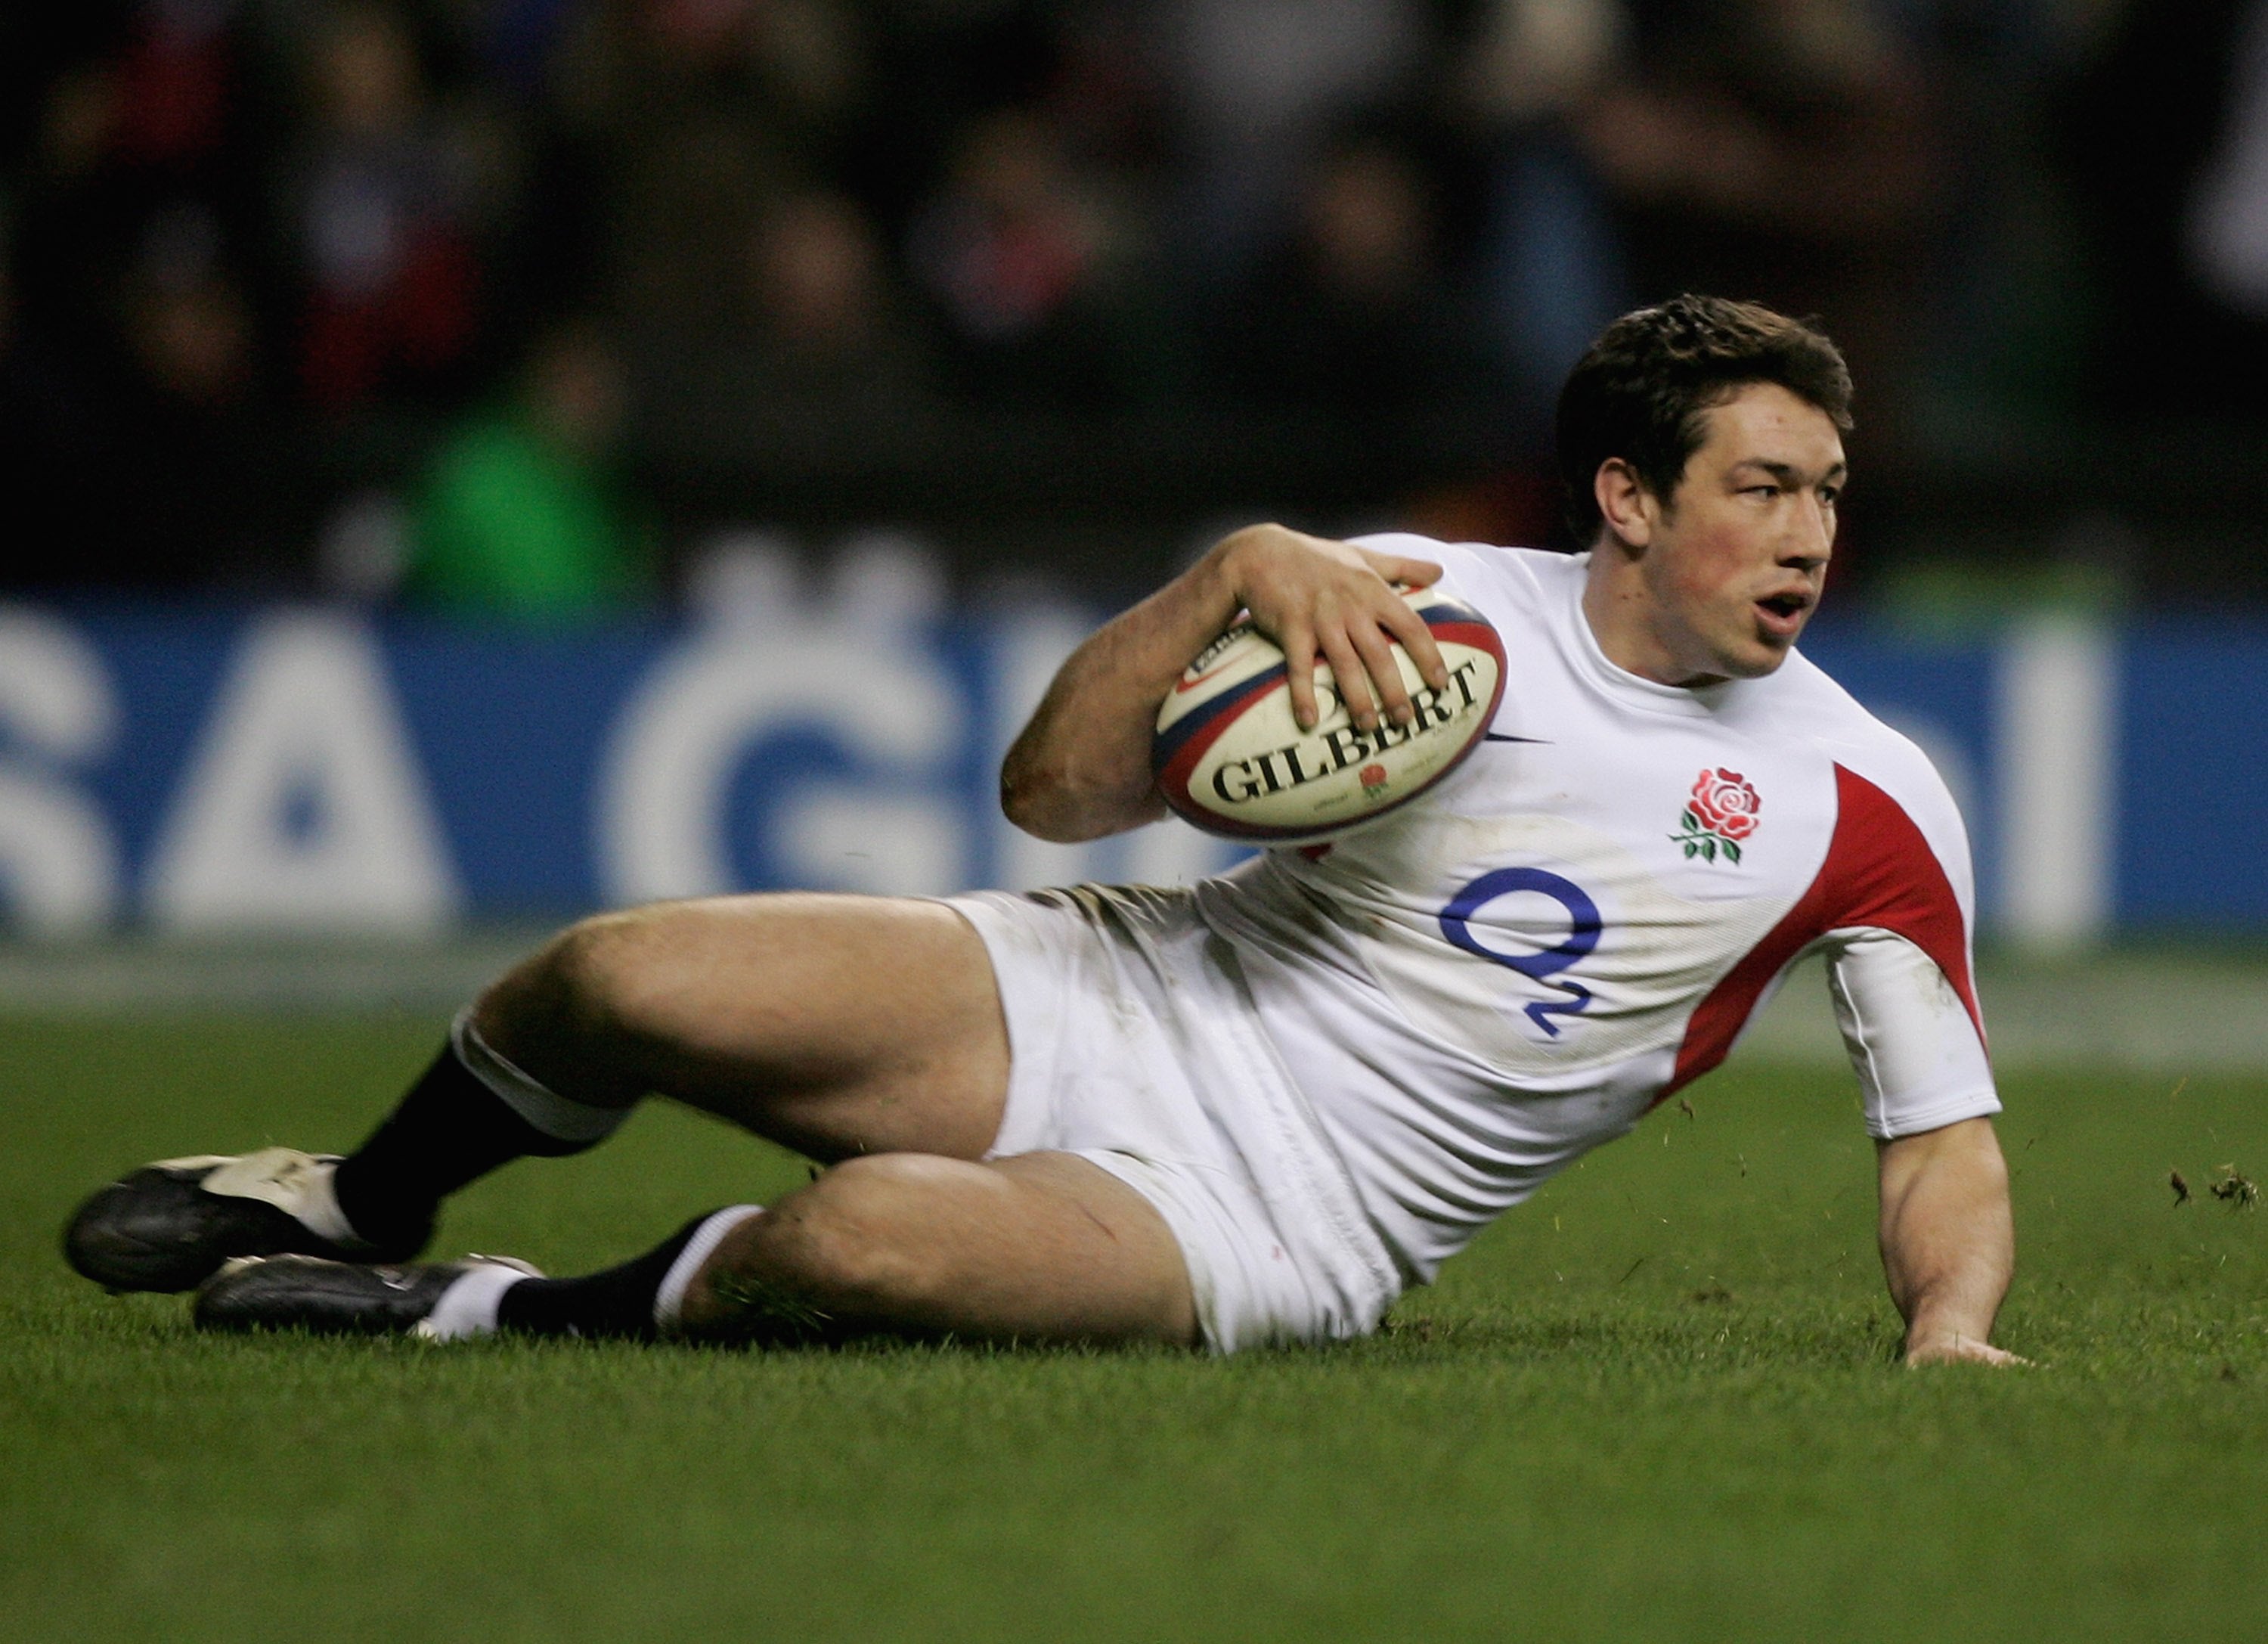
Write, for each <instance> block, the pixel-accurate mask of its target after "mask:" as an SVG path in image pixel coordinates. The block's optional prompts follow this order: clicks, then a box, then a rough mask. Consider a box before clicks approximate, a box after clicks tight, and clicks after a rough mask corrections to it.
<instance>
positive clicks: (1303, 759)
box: [1150, 588, 1504, 844]
mask: <svg viewBox="0 0 2268 1644" xmlns="http://www.w3.org/2000/svg"><path fill="white" fill-rule="evenodd" d="M1402 597H1403V599H1405V600H1407V601H1409V602H1410V606H1411V608H1414V609H1415V610H1416V611H1417V613H1418V615H1419V616H1422V617H1424V618H1425V626H1426V627H1428V628H1429V629H1431V630H1432V633H1433V643H1434V644H1435V645H1439V646H1440V648H1441V660H1442V661H1443V662H1445V663H1447V665H1448V669H1449V682H1448V684H1447V686H1446V687H1445V688H1444V689H1440V690H1435V689H1432V687H1430V686H1428V685H1427V684H1426V683H1425V680H1424V678H1423V677H1421V676H1420V675H1419V674H1418V665H1417V664H1416V663H1414V662H1412V661H1411V660H1410V656H1409V653H1408V652H1405V651H1403V648H1402V647H1401V646H1400V645H1395V646H1394V648H1393V650H1394V660H1395V665H1396V666H1397V667H1400V669H1401V670H1402V682H1403V685H1404V686H1405V687H1407V688H1408V689H1409V692H1410V701H1411V703H1412V704H1415V705H1416V707H1417V710H1418V717H1417V719H1416V721H1415V722H1414V723H1412V724H1410V725H1406V726H1404V725H1398V724H1396V723H1395V722H1394V721H1393V720H1392V719H1387V718H1384V717H1382V716H1381V719H1380V721H1379V724H1378V726H1377V728H1376V729H1375V730H1371V731H1359V730H1357V729H1356V728H1355V726H1354V721H1353V719H1352V718H1351V716H1350V715H1349V714H1348V712H1347V710H1346V704H1345V703H1344V701H1343V700H1341V698H1340V696H1339V693H1338V690H1337V686H1336V684H1335V682H1333V680H1332V677H1331V670H1330V667H1329V664H1328V663H1326V662H1323V661H1322V660H1320V659H1318V660H1317V661H1316V662H1315V664H1314V669H1315V705H1316V708H1317V710H1318V712H1317V715H1316V719H1315V727H1314V729H1313V730H1311V731H1302V730H1301V729H1300V727H1299V724H1298V722H1297V721H1296V720H1294V719H1292V697H1291V692H1290V690H1289V689H1287V688H1286V682H1285V662H1284V652H1282V651H1281V650H1280V649H1278V647H1277V645H1275V643H1274V642H1273V641H1272V640H1270V639H1269V638H1267V637H1266V636H1265V635H1263V634H1262V633H1261V632H1260V631H1259V630H1257V629H1256V628H1255V627H1253V625H1252V624H1251V623H1250V622H1249V621H1245V622H1241V623H1237V624H1236V625H1235V626H1234V627H1233V628H1231V629H1230V630H1228V631H1227V632H1226V633H1225V634H1223V635H1221V636H1220V638H1218V639H1216V640H1214V641H1213V642H1212V643H1211V645H1207V646H1206V647H1205V648H1204V651H1202V652H1199V653H1198V655H1197V660H1196V661H1194V662H1192V663H1190V664H1189V668H1188V670H1187V671H1186V672H1185V673H1183V674H1182V677H1181V680H1180V682H1178V683H1176V684H1175V687H1174V689H1173V690H1172V691H1171V692H1170V693H1168V694H1167V697H1166V700H1165V703H1164V705H1162V706H1161V707H1160V709H1159V710H1158V728H1157V732H1156V734H1154V735H1153V736H1152V738H1151V741H1150V766H1151V769H1152V770H1154V771H1155V772H1156V773H1157V777H1158V792H1159V793H1161V794H1163V795H1164V796H1165V800H1166V803H1167V804H1168V805H1170V806H1172V807H1174V809H1175V811H1176V812H1178V813H1179V814H1180V815H1182V816H1184V817H1186V818H1187V819H1188V820H1189V821H1190V822H1194V823H1196V824H1197V826H1198V827H1199V828H1202V829H1204V830H1205V831H1206V832H1207V833H1211V834H1219V835H1220V836H1221V837H1224V838H1228V839H1245V840H1250V841H1252V842H1254V843H1256V844H1314V843H1316V842H1318V841H1320V840H1324V839H1329V838H1332V837H1336V836H1337V835H1339V834H1343V833H1344V832H1346V831H1347V830H1348V829H1352V828H1358V827H1360V826H1361V825H1362V824H1364V823H1365V822H1374V821H1376V820H1377V819H1378V818H1379V817H1381V816H1383V815H1386V814H1387V813H1388V811H1391V810H1394V809H1395V808H1396V807H1399V806H1403V805H1407V804H1408V803H1409V802H1410V800H1414V799H1416V798H1417V797H1418V795H1419V794H1421V793H1425V790H1426V789H1428V788H1430V787H1432V785H1434V784H1435V783H1437V782H1439V781H1440V779H1441V778H1444V777H1446V776H1447V775H1448V774H1449V772H1451V771H1452V770H1455V769H1456V768H1457V765H1458V763H1459V762H1461V761H1462V759H1463V758H1464V757H1465V756H1466V755H1468V754H1469V753H1470V752H1472V750H1473V749H1474V748H1476V747H1477V746H1479V744H1480V741H1481V739H1482V738H1483V737H1484V736H1485V735H1486V734H1487V733H1488V728H1489V726H1490V724H1491V721H1493V720H1494V719H1495V718H1496V709H1497V704H1498V702H1499V700H1500V699H1501V698H1502V697H1503V695H1504V642H1503V641H1502V640H1501V639H1499V638H1498V637H1497V631H1496V629H1495V628H1494V627H1493V626H1491V624H1490V623H1489V620H1488V618H1486V617H1485V616H1482V615H1481V614H1480V613H1479V612H1478V611H1476V610H1475V609H1473V608H1472V607H1471V606H1469V605H1467V604H1465V603H1464V602H1463V601H1459V600H1454V599H1452V598H1450V597H1449V596H1448V595H1447V594H1446V593H1440V592H1438V591H1436V590H1435V589H1432V588H1412V589H1410V590H1408V591H1406V592H1405V593H1403V596H1402Z"/></svg>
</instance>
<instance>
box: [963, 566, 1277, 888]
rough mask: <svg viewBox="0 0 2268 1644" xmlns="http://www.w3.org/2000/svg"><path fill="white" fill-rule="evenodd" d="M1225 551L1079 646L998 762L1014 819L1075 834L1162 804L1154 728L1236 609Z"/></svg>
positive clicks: (1003, 801)
mask: <svg viewBox="0 0 2268 1644" xmlns="http://www.w3.org/2000/svg"><path fill="white" fill-rule="evenodd" d="M1230 541H1231V542H1233V541H1234V539H1233V538H1232V539H1230ZM1227 549H1228V543H1223V544H1221V545H1220V546H1219V547H1217V548H1215V549H1212V551H1211V552H1210V553H1208V554H1206V555H1205V557H1204V558H1203V559H1201V560H1199V561H1198V562H1197V564H1195V565H1192V566H1191V567H1190V568H1189V570H1188V571H1184V572H1183V573H1182V575H1180V576H1179V577H1176V578H1175V579H1174V580H1173V581H1171V582H1169V583H1167V585H1166V586H1164V587H1162V588H1160V589H1159V590H1158V592H1157V593H1153V594H1152V595H1151V596H1150V597H1149V598H1148V599H1146V600H1144V601H1142V602H1141V603H1140V604H1139V605H1137V606H1135V607H1133V608H1131V609H1129V610H1126V611H1123V612H1122V613H1120V614H1119V615H1118V616H1116V617H1114V618H1112V619H1111V620H1110V621H1109V622H1108V623H1105V624H1104V625H1103V626H1102V627H1101V628H1100V629H1098V630H1096V631H1095V632H1094V634H1093V635H1092V636H1090V637H1089V638H1088V639H1087V641H1086V644H1084V645H1080V646H1079V649H1078V650H1076V651H1074V652H1071V657H1070V659H1069V660H1066V661H1065V662H1064V665H1063V667H1062V668H1061V669H1060V670H1059V671H1058V672H1057V675H1056V677H1055V680H1054V682H1053V683H1051V684H1050V685H1049V687H1048V693H1047V696H1046V697H1044V698H1043V699H1042V701H1041V703H1040V705H1039V708H1038V710H1037V711H1035V713H1034V714H1033V715H1032V719H1031V722H1030V723H1029V724H1028V725H1027V726H1025V727H1024V730H1023V734H1021V735H1020V736H1018V737H1017V739H1016V741H1015V745H1014V746H1013V748H1010V749H1009V750H1008V756H1007V758H1006V759H1005V761H1003V762H1002V763H1001V767H1000V807H1001V809H1002V810H1003V811H1005V813H1006V814H1007V817H1008V820H1009V821H1010V822H1014V823H1015V824H1016V826H1018V827H1019V828H1021V829H1023V830H1024V831H1025V832H1027V833H1030V834H1036V835H1037V836H1038V837H1041V838H1042V839H1054V840H1058V841H1061V842H1064V843H1071V842H1074V841H1077V840H1082V839H1099V838H1101V837H1103V836H1104V835H1106V834H1113V833H1119V832H1122V831H1123V830H1124V829H1129V828H1134V827H1138V826H1140V825H1141V824H1142V823H1144V822H1154V821H1156V820H1157V819H1158V818H1159V817H1160V816H1162V815H1165V814H1166V807H1165V802H1164V801H1163V800H1160V799H1159V798H1158V795H1157V790H1156V787H1155V785H1154V784H1153V783H1152V778H1151V772H1150V734H1151V729H1152V726H1154V724H1155V723H1156V721H1157V717H1158V704H1159V703H1160V702H1161V701H1163V700H1164V699H1165V696H1166V693H1167V691H1168V690H1170V689H1173V685H1174V682H1175V680H1176V679H1178V678H1179V677H1180V676H1181V673H1182V669H1183V668H1185V667H1188V666H1189V661H1190V659H1192V658H1193V657H1195V656H1196V655H1197V652H1200V651H1202V650H1204V647H1205V645H1206V643H1207V642H1208V641H1209V640H1211V638H1212V637H1213V636H1214V635H1216V634H1218V633H1219V632H1220V630H1222V629H1224V628H1226V627H1227V626H1228V624H1229V623H1230V621H1231V620H1232V619H1233V617H1234V616H1235V615H1236V612H1237V609H1238V607H1239V604H1240V600H1239V596H1238V594H1237V593H1236V587H1235V582H1234V579H1233V576H1232V575H1231V574H1230V572H1229V571H1228V569H1227V564H1226V558H1227Z"/></svg>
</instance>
